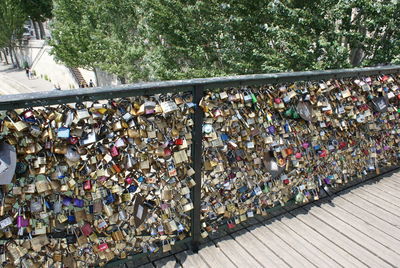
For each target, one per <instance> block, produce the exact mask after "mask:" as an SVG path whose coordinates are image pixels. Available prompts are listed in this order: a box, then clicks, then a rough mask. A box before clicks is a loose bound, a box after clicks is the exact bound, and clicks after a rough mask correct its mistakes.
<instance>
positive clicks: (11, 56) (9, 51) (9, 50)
mask: <svg viewBox="0 0 400 268" xmlns="http://www.w3.org/2000/svg"><path fill="white" fill-rule="evenodd" d="M8 53H9V54H10V59H11V63H12V65H13V68H15V62H14V58H13V55H12V51H11V48H8Z"/></svg>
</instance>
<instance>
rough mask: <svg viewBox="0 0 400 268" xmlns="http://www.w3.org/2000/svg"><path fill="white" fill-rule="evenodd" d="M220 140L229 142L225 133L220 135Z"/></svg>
mask: <svg viewBox="0 0 400 268" xmlns="http://www.w3.org/2000/svg"><path fill="white" fill-rule="evenodd" d="M221 140H222V141H227V140H229V136H228V135H227V134H225V133H222V134H221Z"/></svg>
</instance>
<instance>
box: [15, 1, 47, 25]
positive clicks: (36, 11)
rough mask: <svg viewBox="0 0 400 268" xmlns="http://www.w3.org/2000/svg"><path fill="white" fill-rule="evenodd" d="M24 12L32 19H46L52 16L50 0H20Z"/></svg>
mask: <svg viewBox="0 0 400 268" xmlns="http://www.w3.org/2000/svg"><path fill="white" fill-rule="evenodd" d="M21 3H22V7H23V9H24V12H25V14H27V15H28V16H30V18H31V19H32V20H34V21H42V22H44V21H46V20H47V19H50V18H51V17H52V10H53V1H52V0H21Z"/></svg>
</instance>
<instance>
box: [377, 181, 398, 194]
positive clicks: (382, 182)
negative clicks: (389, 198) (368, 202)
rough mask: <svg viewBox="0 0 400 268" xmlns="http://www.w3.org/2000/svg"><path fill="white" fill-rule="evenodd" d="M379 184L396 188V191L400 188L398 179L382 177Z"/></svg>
mask: <svg viewBox="0 0 400 268" xmlns="http://www.w3.org/2000/svg"><path fill="white" fill-rule="evenodd" d="M379 184H383V185H385V186H386V187H390V188H392V189H395V190H396V191H398V189H399V188H400V183H399V182H397V181H393V180H391V179H389V178H388V179H382V180H381V181H379Z"/></svg>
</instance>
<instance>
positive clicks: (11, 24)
mask: <svg viewBox="0 0 400 268" xmlns="http://www.w3.org/2000/svg"><path fill="white" fill-rule="evenodd" d="M25 18H26V15H25V13H24V12H23V9H22V5H21V1H20V0H0V48H1V47H8V46H10V45H11V43H12V41H13V40H15V39H18V38H20V37H21V35H22V33H23V24H24V21H25Z"/></svg>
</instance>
